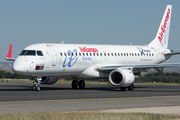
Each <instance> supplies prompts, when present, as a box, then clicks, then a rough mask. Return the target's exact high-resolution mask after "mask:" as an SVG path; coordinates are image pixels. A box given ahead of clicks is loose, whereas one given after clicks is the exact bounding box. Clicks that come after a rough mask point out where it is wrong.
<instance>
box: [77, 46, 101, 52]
mask: <svg viewBox="0 0 180 120" xmlns="http://www.w3.org/2000/svg"><path fill="white" fill-rule="evenodd" d="M79 49H80V50H81V52H94V53H96V52H98V50H97V49H96V48H86V47H79Z"/></svg>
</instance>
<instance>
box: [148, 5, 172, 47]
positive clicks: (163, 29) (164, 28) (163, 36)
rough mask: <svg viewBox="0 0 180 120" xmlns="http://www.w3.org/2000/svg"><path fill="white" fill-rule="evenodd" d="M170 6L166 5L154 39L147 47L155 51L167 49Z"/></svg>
mask: <svg viewBox="0 0 180 120" xmlns="http://www.w3.org/2000/svg"><path fill="white" fill-rule="evenodd" d="M171 13H172V5H167V7H166V10H165V12H164V15H163V18H162V21H161V24H160V26H159V29H158V32H157V34H156V37H155V39H154V40H153V41H151V43H149V45H148V46H150V47H153V48H157V49H163V48H164V49H167V47H168V40H169V30H170V22H171Z"/></svg>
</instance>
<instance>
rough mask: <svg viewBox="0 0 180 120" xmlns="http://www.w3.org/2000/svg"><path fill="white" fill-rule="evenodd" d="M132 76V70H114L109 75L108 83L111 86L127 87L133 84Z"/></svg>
mask: <svg viewBox="0 0 180 120" xmlns="http://www.w3.org/2000/svg"><path fill="white" fill-rule="evenodd" d="M134 79H135V77H134V74H133V72H132V70H128V69H121V68H118V69H115V70H113V71H111V72H110V74H109V81H110V82H111V84H112V85H119V86H123V87H128V86H129V85H131V84H132V83H133V82H134Z"/></svg>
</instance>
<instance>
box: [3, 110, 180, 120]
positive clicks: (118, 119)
mask: <svg viewBox="0 0 180 120" xmlns="http://www.w3.org/2000/svg"><path fill="white" fill-rule="evenodd" d="M172 119H174V120H180V116H177V115H162V114H148V113H100V112H87V111H86V112H42V113H28V114H0V120H172Z"/></svg>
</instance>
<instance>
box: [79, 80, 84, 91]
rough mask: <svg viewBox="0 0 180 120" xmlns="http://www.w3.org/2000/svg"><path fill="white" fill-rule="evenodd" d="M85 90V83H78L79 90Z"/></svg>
mask: <svg viewBox="0 0 180 120" xmlns="http://www.w3.org/2000/svg"><path fill="white" fill-rule="evenodd" d="M84 88H85V82H84V80H80V81H79V89H84Z"/></svg>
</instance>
